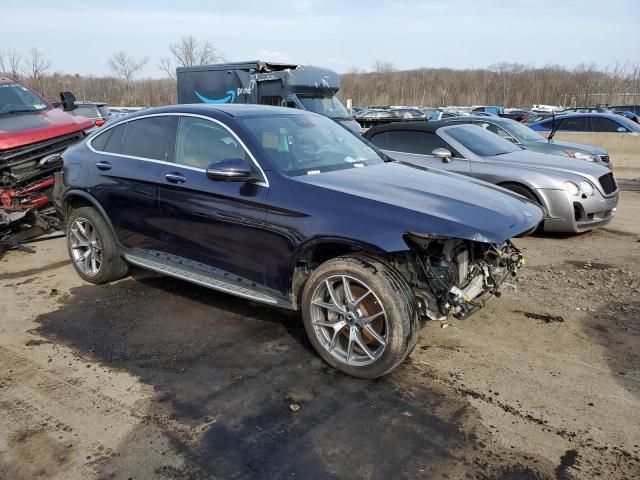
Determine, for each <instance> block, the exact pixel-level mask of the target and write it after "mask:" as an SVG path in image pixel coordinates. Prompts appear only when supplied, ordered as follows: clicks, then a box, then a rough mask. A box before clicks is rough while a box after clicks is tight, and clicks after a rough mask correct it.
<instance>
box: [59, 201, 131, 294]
mask: <svg viewBox="0 0 640 480" xmlns="http://www.w3.org/2000/svg"><path fill="white" fill-rule="evenodd" d="M65 233H66V234H67V249H68V251H69V257H71V260H72V262H73V267H74V268H75V269H76V272H78V275H80V276H81V277H82V278H83V279H84V280H86V281H87V282H91V283H95V284H100V283H106V282H111V281H113V280H117V279H119V278H122V277H124V276H125V275H126V274H127V272H128V270H129V267H128V265H127V263H126V262H125V261H124V259H123V258H122V257H121V256H120V254H119V252H118V244H117V242H116V239H115V237H114V235H113V233H112V232H111V229H110V228H109V226H108V225H107V222H106V221H105V220H104V218H103V217H102V215H100V213H99V212H98V211H97V210H96V209H95V208H93V207H81V208H78V209H76V210H73V211H72V212H71V214H70V215H69V217H68V219H67V225H66V232H65Z"/></svg>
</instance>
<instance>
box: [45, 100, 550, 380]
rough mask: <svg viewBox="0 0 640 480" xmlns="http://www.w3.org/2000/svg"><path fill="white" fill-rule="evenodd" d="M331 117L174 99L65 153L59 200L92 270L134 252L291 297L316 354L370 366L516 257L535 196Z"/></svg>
mask: <svg viewBox="0 0 640 480" xmlns="http://www.w3.org/2000/svg"><path fill="white" fill-rule="evenodd" d="M388 160H389V159H388V158H387V157H385V156H384V155H383V154H382V153H380V152H379V151H377V150H376V149H375V148H374V147H372V146H371V145H370V144H368V143H367V142H366V141H365V140H363V139H362V138H360V137H359V136H357V135H355V134H353V133H351V132H349V131H348V130H347V129H345V128H343V127H341V126H340V125H338V124H337V123H336V122H334V121H332V120H331V119H329V118H326V117H323V116H321V115H317V114H314V113H310V112H305V111H301V110H294V109H289V108H280V107H271V106H269V107H265V106H260V105H179V106H172V107H163V108H156V109H149V110H145V111H143V112H140V113H137V114H132V115H129V116H127V117H125V118H123V119H121V120H116V121H113V122H111V123H109V124H107V125H106V126H105V127H104V128H103V129H102V130H100V131H98V132H96V133H95V134H94V135H92V136H91V137H89V138H88V139H87V140H86V141H84V142H82V143H81V144H80V145H78V146H76V147H73V148H70V149H69V150H67V151H66V152H65V153H64V172H63V173H62V174H60V175H58V177H57V179H56V188H55V194H54V197H55V204H56V207H57V208H58V209H59V211H60V212H61V214H62V215H63V217H64V219H65V225H66V227H65V228H66V233H67V244H68V250H69V255H70V256H71V259H72V260H73V265H74V267H75V269H76V271H77V272H78V274H79V275H80V276H81V277H82V278H83V279H85V280H86V281H88V282H91V283H96V284H99V283H104V282H109V281H112V280H116V279H118V278H121V277H123V276H125V275H126V274H127V271H128V268H129V265H136V266H139V267H142V268H146V269H149V270H154V271H156V272H161V273H164V274H166V275H171V276H174V277H177V278H180V279H183V280H186V281H188V282H193V283H196V284H199V285H204V286H206V287H210V288H212V289H216V290H220V291H223V292H227V293H229V294H232V295H237V296H239V297H242V298H246V299H250V300H254V301H258V302H263V303H266V304H270V305H275V306H281V307H284V308H289V309H294V310H301V311H302V317H303V321H304V325H305V329H306V331H307V334H308V336H309V338H310V340H311V343H312V344H313V346H314V347H315V349H316V350H317V351H318V353H319V354H320V355H321V356H322V357H323V358H324V359H325V360H326V361H327V362H328V363H329V364H331V365H333V366H334V367H336V368H338V369H340V370H342V371H344V372H347V373H349V374H351V375H355V376H359V377H368V378H371V377H377V376H380V375H383V374H385V373H387V372H388V371H390V370H391V369H393V368H394V367H395V366H397V365H398V364H399V363H400V362H402V361H403V359H404V358H405V357H406V356H407V355H408V354H409V353H410V352H411V350H412V349H413V347H414V346H415V344H416V341H417V338H418V326H419V319H420V318H433V319H443V318H446V317H447V316H448V315H450V314H452V315H455V316H457V317H460V318H464V317H467V316H468V315H470V314H471V313H473V312H474V311H476V310H477V309H479V308H480V307H481V306H482V304H483V301H484V299H485V298H486V297H488V296H490V295H492V294H495V293H496V292H497V291H498V290H499V288H500V284H501V283H502V281H503V280H504V279H505V278H506V277H508V276H510V275H511V274H514V273H515V271H516V270H517V269H518V267H519V266H520V265H521V263H522V256H521V254H520V252H519V251H518V249H517V248H516V247H515V246H514V245H513V244H512V243H511V242H510V240H509V239H510V238H511V237H513V236H516V235H518V234H520V233H522V232H525V231H528V230H530V229H532V228H534V227H535V226H536V225H537V224H538V223H539V222H540V221H541V220H542V210H541V209H540V208H539V207H538V206H536V205H535V204H533V203H531V202H529V201H527V200H525V199H524V198H523V197H520V196H518V195H515V194H512V193H510V192H508V191H506V190H503V189H501V188H499V187H494V186H492V185H489V184H486V183H484V182H480V181H477V180H473V179H465V178H464V177H460V176H457V175H454V174H450V173H447V172H443V171H438V170H431V169H428V168H419V167H415V166H410V165H405V164H401V163H396V162H391V161H388Z"/></svg>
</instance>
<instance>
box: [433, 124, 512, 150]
mask: <svg viewBox="0 0 640 480" xmlns="http://www.w3.org/2000/svg"><path fill="white" fill-rule="evenodd" d="M444 132H445V133H446V134H447V135H449V136H450V137H451V138H453V139H454V140H456V141H458V142H460V143H461V144H462V145H463V146H464V147H466V148H467V149H468V150H471V151H472V152H473V153H475V154H476V155H479V156H481V157H493V156H494V155H503V154H505V153H512V152H518V151H520V148H519V147H516V146H515V145H513V144H512V143H511V142H509V141H508V140H505V139H504V138H501V137H499V136H498V135H496V134H494V133H491V132H488V131H487V130H485V129H483V128H482V127H478V126H477V125H464V126H460V127H449V128H447V129H446V130H444Z"/></svg>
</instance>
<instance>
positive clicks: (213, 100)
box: [193, 90, 236, 103]
mask: <svg viewBox="0 0 640 480" xmlns="http://www.w3.org/2000/svg"><path fill="white" fill-rule="evenodd" d="M193 93H195V94H196V97H198V98H199V99H200V101H201V102H202V103H233V101H234V100H235V99H236V92H234V91H233V90H227V94H226V95H225V96H224V97H222V98H209V97H205V96H204V95H202V94H201V93H200V92H198V91H197V90H194V91H193Z"/></svg>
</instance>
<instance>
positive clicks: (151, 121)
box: [121, 116, 172, 160]
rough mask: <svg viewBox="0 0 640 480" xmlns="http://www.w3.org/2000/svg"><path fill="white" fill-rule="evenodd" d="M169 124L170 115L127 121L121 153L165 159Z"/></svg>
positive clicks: (169, 129) (169, 132)
mask: <svg viewBox="0 0 640 480" xmlns="http://www.w3.org/2000/svg"><path fill="white" fill-rule="evenodd" d="M171 124H172V121H171V117H168V116H166V117H149V118H143V119H140V120H132V121H130V122H128V123H127V130H126V133H125V138H124V142H123V144H122V152H121V153H123V154H124V155H131V156H134V157H143V158H150V159H153V160H166V159H167V146H168V144H169V139H170V136H171Z"/></svg>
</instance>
